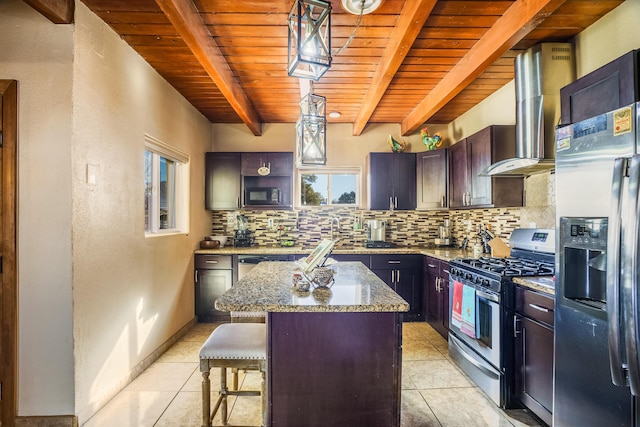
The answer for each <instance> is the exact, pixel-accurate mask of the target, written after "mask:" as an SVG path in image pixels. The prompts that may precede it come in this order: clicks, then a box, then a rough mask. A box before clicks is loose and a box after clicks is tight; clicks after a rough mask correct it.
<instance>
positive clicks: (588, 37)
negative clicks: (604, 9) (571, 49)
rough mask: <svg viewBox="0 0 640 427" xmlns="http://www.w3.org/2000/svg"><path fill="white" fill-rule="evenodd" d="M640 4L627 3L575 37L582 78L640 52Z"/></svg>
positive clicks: (579, 70)
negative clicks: (629, 54)
mask: <svg viewBox="0 0 640 427" xmlns="http://www.w3.org/2000/svg"><path fill="white" fill-rule="evenodd" d="M638 23H640V2H639V1H637V0H627V1H625V2H624V3H622V4H621V5H620V6H618V7H617V8H615V9H614V10H613V11H611V12H610V13H608V14H607V15H605V16H603V17H602V18H600V20H598V21H597V22H595V23H594V24H593V25H591V26H590V27H589V28H587V29H586V30H584V31H583V32H581V33H580V34H578V35H577V36H576V37H575V40H574V44H575V47H576V52H577V55H576V71H577V75H578V77H582V76H584V75H585V74H588V73H590V72H591V71H593V70H595V69H596V68H599V67H601V66H603V65H605V64H607V63H609V62H611V61H613V60H614V59H616V58H618V57H620V56H622V55H624V54H625V53H627V52H629V51H631V50H634V49H640V25H638Z"/></svg>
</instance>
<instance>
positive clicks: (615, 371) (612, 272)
mask: <svg viewBox="0 0 640 427" xmlns="http://www.w3.org/2000/svg"><path fill="white" fill-rule="evenodd" d="M626 163H627V159H623V158H619V159H616V160H615V162H614V166H613V181H612V184H611V212H610V215H609V232H608V233H609V234H608V236H607V278H606V281H607V317H608V318H609V363H610V367H611V381H612V382H613V384H615V385H617V386H621V387H624V386H626V378H625V377H626V375H625V369H624V367H623V351H624V347H623V342H622V335H621V332H622V331H621V330H620V326H621V320H622V316H621V313H620V308H621V305H620V273H619V272H620V236H621V227H622V224H621V219H620V218H621V215H622V182H623V180H624V171H625V169H626Z"/></svg>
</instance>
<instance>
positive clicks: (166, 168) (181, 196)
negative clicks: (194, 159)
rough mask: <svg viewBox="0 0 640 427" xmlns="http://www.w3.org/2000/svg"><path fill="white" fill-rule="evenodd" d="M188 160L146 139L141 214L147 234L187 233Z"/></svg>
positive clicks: (185, 156)
mask: <svg viewBox="0 0 640 427" xmlns="http://www.w3.org/2000/svg"><path fill="white" fill-rule="evenodd" d="M188 162H189V157H188V156H187V155H186V154H183V153H181V152H179V151H177V150H175V149H174V148H171V147H169V146H167V145H166V144H164V143H162V142H160V141H158V140H155V139H154V138H152V137H150V136H146V138H145V152H144V211H145V221H144V222H145V224H144V225H145V232H146V233H147V234H167V233H187V232H188V217H189V212H188V206H189V203H188V198H189V182H188V177H189V173H188Z"/></svg>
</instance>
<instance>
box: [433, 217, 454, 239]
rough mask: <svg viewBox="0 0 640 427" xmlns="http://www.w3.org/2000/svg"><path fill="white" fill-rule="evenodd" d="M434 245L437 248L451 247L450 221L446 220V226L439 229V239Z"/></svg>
mask: <svg viewBox="0 0 640 427" xmlns="http://www.w3.org/2000/svg"><path fill="white" fill-rule="evenodd" d="M434 243H435V244H436V246H449V245H450V244H451V228H450V227H449V220H448V219H445V220H444V225H441V226H440V227H438V237H437V238H436V239H435V241H434Z"/></svg>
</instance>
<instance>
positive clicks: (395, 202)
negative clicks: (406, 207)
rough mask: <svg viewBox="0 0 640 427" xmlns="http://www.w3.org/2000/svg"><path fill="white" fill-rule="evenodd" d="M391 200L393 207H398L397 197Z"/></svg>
mask: <svg viewBox="0 0 640 427" xmlns="http://www.w3.org/2000/svg"><path fill="white" fill-rule="evenodd" d="M393 202H394V203H393V207H394V208H396V209H398V198H397V197H394V198H393Z"/></svg>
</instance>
